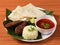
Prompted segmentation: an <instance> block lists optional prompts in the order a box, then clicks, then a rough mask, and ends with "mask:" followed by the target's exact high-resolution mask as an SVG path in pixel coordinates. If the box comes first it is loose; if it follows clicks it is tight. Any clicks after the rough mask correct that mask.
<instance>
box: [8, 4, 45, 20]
mask: <svg viewBox="0 0 60 45" xmlns="http://www.w3.org/2000/svg"><path fill="white" fill-rule="evenodd" d="M42 15H45V13H44V12H42V11H41V10H39V9H38V8H37V7H36V6H34V5H32V4H31V3H30V4H28V5H25V6H17V7H16V8H15V9H14V10H13V11H12V13H11V14H10V15H9V16H8V18H9V19H10V20H12V21H17V20H21V19H24V18H32V17H39V16H42Z"/></svg>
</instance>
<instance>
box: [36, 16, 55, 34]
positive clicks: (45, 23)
mask: <svg viewBox="0 0 60 45" xmlns="http://www.w3.org/2000/svg"><path fill="white" fill-rule="evenodd" d="M35 25H36V27H37V29H38V31H39V32H40V33H42V34H50V33H51V32H52V31H53V30H54V29H55V27H56V25H55V21H54V19H53V18H52V16H50V15H46V16H45V15H44V16H41V17H37V19H36V21H35Z"/></svg>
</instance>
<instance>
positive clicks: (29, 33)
mask: <svg viewBox="0 0 60 45" xmlns="http://www.w3.org/2000/svg"><path fill="white" fill-rule="evenodd" d="M22 36H23V38H24V39H36V38H37V37H38V30H37V29H36V27H35V26H32V25H29V26H26V27H24V29H23V33H22Z"/></svg>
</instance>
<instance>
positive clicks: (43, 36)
mask: <svg viewBox="0 0 60 45" xmlns="http://www.w3.org/2000/svg"><path fill="white" fill-rule="evenodd" d="M37 8H38V9H40V10H44V9H43V8H39V7H37ZM52 18H53V19H54V21H55V25H56V26H57V21H56V20H55V18H54V16H53V17H52ZM55 30H56V27H55V29H54V30H53V31H52V32H51V33H50V34H48V35H44V34H41V35H42V38H41V39H37V40H24V39H20V40H21V41H25V42H37V41H42V40H45V39H47V38H49V37H50V36H51V35H52V34H53V33H54V32H55ZM6 31H7V30H6Z"/></svg>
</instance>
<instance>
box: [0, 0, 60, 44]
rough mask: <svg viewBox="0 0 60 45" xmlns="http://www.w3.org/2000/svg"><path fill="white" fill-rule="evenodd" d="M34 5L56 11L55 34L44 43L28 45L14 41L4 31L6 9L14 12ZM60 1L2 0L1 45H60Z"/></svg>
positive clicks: (0, 9)
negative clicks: (24, 6)
mask: <svg viewBox="0 0 60 45" xmlns="http://www.w3.org/2000/svg"><path fill="white" fill-rule="evenodd" d="M28 3H32V4H34V5H35V6H37V7H41V8H44V9H47V10H52V11H54V16H55V18H56V20H57V23H58V24H57V29H56V31H55V33H54V34H53V35H52V36H51V37H50V38H48V39H46V40H44V41H39V42H35V43H27V42H22V41H17V40H15V39H13V38H12V37H11V36H10V35H9V34H7V32H6V31H5V29H4V26H3V20H4V18H5V16H6V14H5V13H6V8H8V9H10V10H13V9H14V8H16V6H18V5H20V6H23V5H26V4H28ZM59 28H60V0H0V45H60V29H59Z"/></svg>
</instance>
